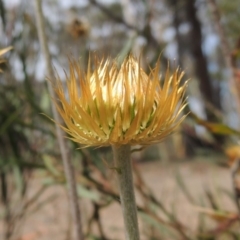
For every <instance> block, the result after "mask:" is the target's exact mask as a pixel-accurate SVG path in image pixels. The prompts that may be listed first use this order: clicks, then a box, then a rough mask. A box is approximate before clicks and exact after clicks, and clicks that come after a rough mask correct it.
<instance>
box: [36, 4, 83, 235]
mask: <svg viewBox="0 0 240 240" xmlns="http://www.w3.org/2000/svg"><path fill="white" fill-rule="evenodd" d="M35 13H36V20H37V29H38V35H39V41H40V45H41V49H42V52H43V54H44V56H45V61H46V65H47V73H48V76H49V78H50V79H55V76H54V71H53V68H52V65H51V57H50V53H49V49H48V45H47V38H46V33H45V31H44V28H45V27H44V18H43V13H42V6H41V0H36V1H35ZM47 86H48V91H49V94H50V96H51V97H54V96H55V93H54V90H53V87H52V85H51V83H50V82H49V81H47ZM51 107H52V112H53V118H54V120H55V122H57V123H60V121H61V119H60V116H59V114H58V112H57V110H56V108H55V106H54V104H53V103H52V105H51ZM56 133H57V141H58V144H59V147H60V152H61V157H62V161H63V166H64V171H65V176H66V179H67V184H68V190H69V200H70V207H71V214H72V218H73V228H74V239H75V240H82V239H83V232H82V223H81V215H80V209H79V205H78V196H77V190H76V180H75V176H74V171H73V166H72V163H71V160H70V158H69V156H68V155H69V154H68V150H67V146H66V142H65V141H64V134H63V132H62V130H61V128H60V127H59V126H58V125H57V124H56Z"/></svg>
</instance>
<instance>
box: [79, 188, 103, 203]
mask: <svg viewBox="0 0 240 240" xmlns="http://www.w3.org/2000/svg"><path fill="white" fill-rule="evenodd" d="M77 193H78V195H79V197H82V198H86V199H90V200H93V201H99V200H100V195H99V194H98V193H97V192H94V191H92V190H90V189H87V188H85V187H83V186H82V185H79V184H78V185H77Z"/></svg>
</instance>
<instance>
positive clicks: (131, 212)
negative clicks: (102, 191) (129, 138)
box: [112, 145, 139, 240]
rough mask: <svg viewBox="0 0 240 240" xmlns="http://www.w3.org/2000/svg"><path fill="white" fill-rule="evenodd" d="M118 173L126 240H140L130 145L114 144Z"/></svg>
mask: <svg viewBox="0 0 240 240" xmlns="http://www.w3.org/2000/svg"><path fill="white" fill-rule="evenodd" d="M112 149H113V155H114V162H115V167H116V170H117V175H118V184H119V190H120V199H121V205H122V212H123V219H124V225H125V235H126V240H139V230H138V220H137V207H136V202H135V196H134V188H133V177H132V163H131V159H130V155H131V151H130V150H131V147H130V145H122V146H112Z"/></svg>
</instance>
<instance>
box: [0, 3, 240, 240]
mask: <svg viewBox="0 0 240 240" xmlns="http://www.w3.org/2000/svg"><path fill="white" fill-rule="evenodd" d="M239 6H240V1H239V0H235V1H228V0H149V1H147V0H78V1H74V0H68V1H64V0H58V1H57V0H42V8H43V14H44V18H45V19H44V21H45V32H46V34H47V39H48V46H49V49H50V53H51V57H52V65H53V67H54V68H55V70H56V71H57V72H58V74H59V76H60V77H61V79H63V80H64V79H65V73H64V71H66V72H68V56H73V57H74V58H76V59H78V60H79V61H80V62H81V65H82V67H83V68H85V67H86V64H87V61H88V57H89V55H91V54H95V55H98V56H100V57H102V56H104V57H106V56H110V57H112V58H116V57H118V58H119V59H123V58H124V57H126V56H127V55H128V54H129V53H133V55H135V56H137V57H139V58H140V59H141V64H142V67H143V68H144V69H145V70H146V71H148V70H149V69H148V67H149V66H151V67H154V64H155V62H156V60H157V59H158V57H159V56H161V57H160V59H161V62H162V69H161V70H162V75H163V78H164V72H165V70H166V68H167V66H168V64H169V65H170V68H171V69H174V68H176V67H177V66H180V68H181V69H183V70H184V71H185V76H184V79H183V82H184V81H186V80H188V79H191V80H190V81H189V87H188V91H187V96H188V103H189V104H188V109H187V110H186V113H189V112H190V113H189V114H188V116H187V118H186V120H185V121H184V123H183V124H182V126H181V127H180V128H179V131H178V132H177V133H176V134H175V135H173V136H171V137H169V138H167V139H166V140H165V141H164V142H163V143H161V144H157V145H154V146H150V147H147V148H143V149H141V151H140V150H139V148H138V147H135V150H136V151H134V153H133V155H132V156H133V166H134V180H135V189H136V195H137V203H138V207H139V209H138V212H139V221H140V229H141V236H142V239H146V240H149V239H151V240H154V239H156V240H160V239H163V240H168V239H170V240H172V239H174V240H175V239H184V240H185V239H186V240H191V239H192V240H195V239H199V240H200V239H205V240H207V239H208V240H213V239H214V240H215V239H222V240H228V239H240V231H239V229H240V228H239V220H240V219H239V213H240V205H239V196H240V185H239V181H238V170H239V166H240V164H239V157H240V147H239V144H238V140H239V136H240V130H239V126H240V118H239V116H240V114H239V113H240V101H239V100H240V98H239V96H240V94H239V93H240V85H239V82H240V24H239V21H240V7H239ZM9 46H12V49H11V50H10V51H8V52H7V53H5V54H4V55H2V56H0V57H1V60H0V69H1V70H2V72H1V73H0V191H1V192H0V239H4V240H5V239H6V240H10V239H11V240H12V239H15V240H50V239H59V240H70V239H73V237H72V220H71V215H70V210H69V199H68V195H67V188H66V180H65V176H64V170H63V165H62V160H61V155H60V151H59V147H58V142H57V140H56V133H55V127H54V124H53V122H52V121H51V120H49V118H47V117H46V116H45V115H44V114H46V115H50V116H51V115H52V113H51V106H50V104H51V100H50V97H49V93H48V90H47V86H46V81H45V79H46V77H47V69H46V63H45V60H44V56H43V54H42V52H41V49H40V44H39V39H38V34H37V27H36V13H35V8H34V1H27V0H0V49H5V48H6V47H9ZM0 55H1V54H0ZM67 147H68V151H69V153H70V155H71V161H72V164H73V166H74V169H75V174H76V181H77V193H78V196H79V203H80V208H81V210H82V219H83V229H84V233H85V235H86V239H93V240H96V239H102V240H104V239H105V240H107V239H108V240H114V239H118V240H122V239H124V231H123V222H122V215H121V209H120V204H119V200H118V191H117V187H116V183H115V178H114V174H115V173H114V171H113V170H112V167H113V163H112V155H111V151H110V150H109V148H99V149H91V148H90V149H79V146H78V145H77V144H75V143H73V142H71V141H70V140H69V141H67Z"/></svg>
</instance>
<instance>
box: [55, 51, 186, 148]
mask: <svg viewBox="0 0 240 240" xmlns="http://www.w3.org/2000/svg"><path fill="white" fill-rule="evenodd" d="M95 67H96V68H95V70H93V71H91V69H90V68H91V62H89V64H88V70H87V72H86V73H83V72H82V71H81V69H80V67H79V65H78V63H76V62H72V61H70V74H69V75H68V76H67V92H65V89H64V87H63V85H62V84H61V82H60V79H58V85H57V87H56V88H55V92H56V95H57V97H58V98H59V103H58V104H56V106H57V109H58V111H59V113H60V115H61V116H62V118H63V120H64V121H65V123H66V127H63V126H62V128H63V129H64V130H65V131H66V132H67V133H68V134H69V135H70V136H71V139H72V140H73V141H75V142H78V143H80V144H83V145H85V146H106V145H123V144H130V145H136V144H142V145H148V144H151V143H156V142H160V141H161V140H163V138H165V137H166V136H168V135H169V134H171V133H172V132H173V131H174V130H175V129H176V128H177V127H178V125H179V124H180V123H181V122H182V120H183V118H184V116H183V117H180V115H181V113H182V111H183V109H184V107H185V105H186V104H185V103H184V102H183V101H182V99H183V95H184V92H185V89H186V84H184V85H182V86H181V85H180V81H181V78H182V76H183V72H180V71H179V69H177V70H176V71H175V72H174V73H173V74H172V75H170V73H169V71H168V70H167V72H166V74H165V81H164V84H163V86H161V84H160V77H159V68H160V62H159V61H158V62H157V64H156V67H155V68H154V69H150V74H149V75H147V74H146V73H145V72H144V70H143V69H142V68H141V67H140V65H139V62H138V61H137V60H136V59H135V58H133V57H132V56H130V57H128V58H126V59H125V60H124V62H123V63H122V64H121V66H120V67H118V66H117V63H116V62H111V61H110V60H109V59H107V60H106V61H101V62H100V63H98V64H95Z"/></svg>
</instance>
